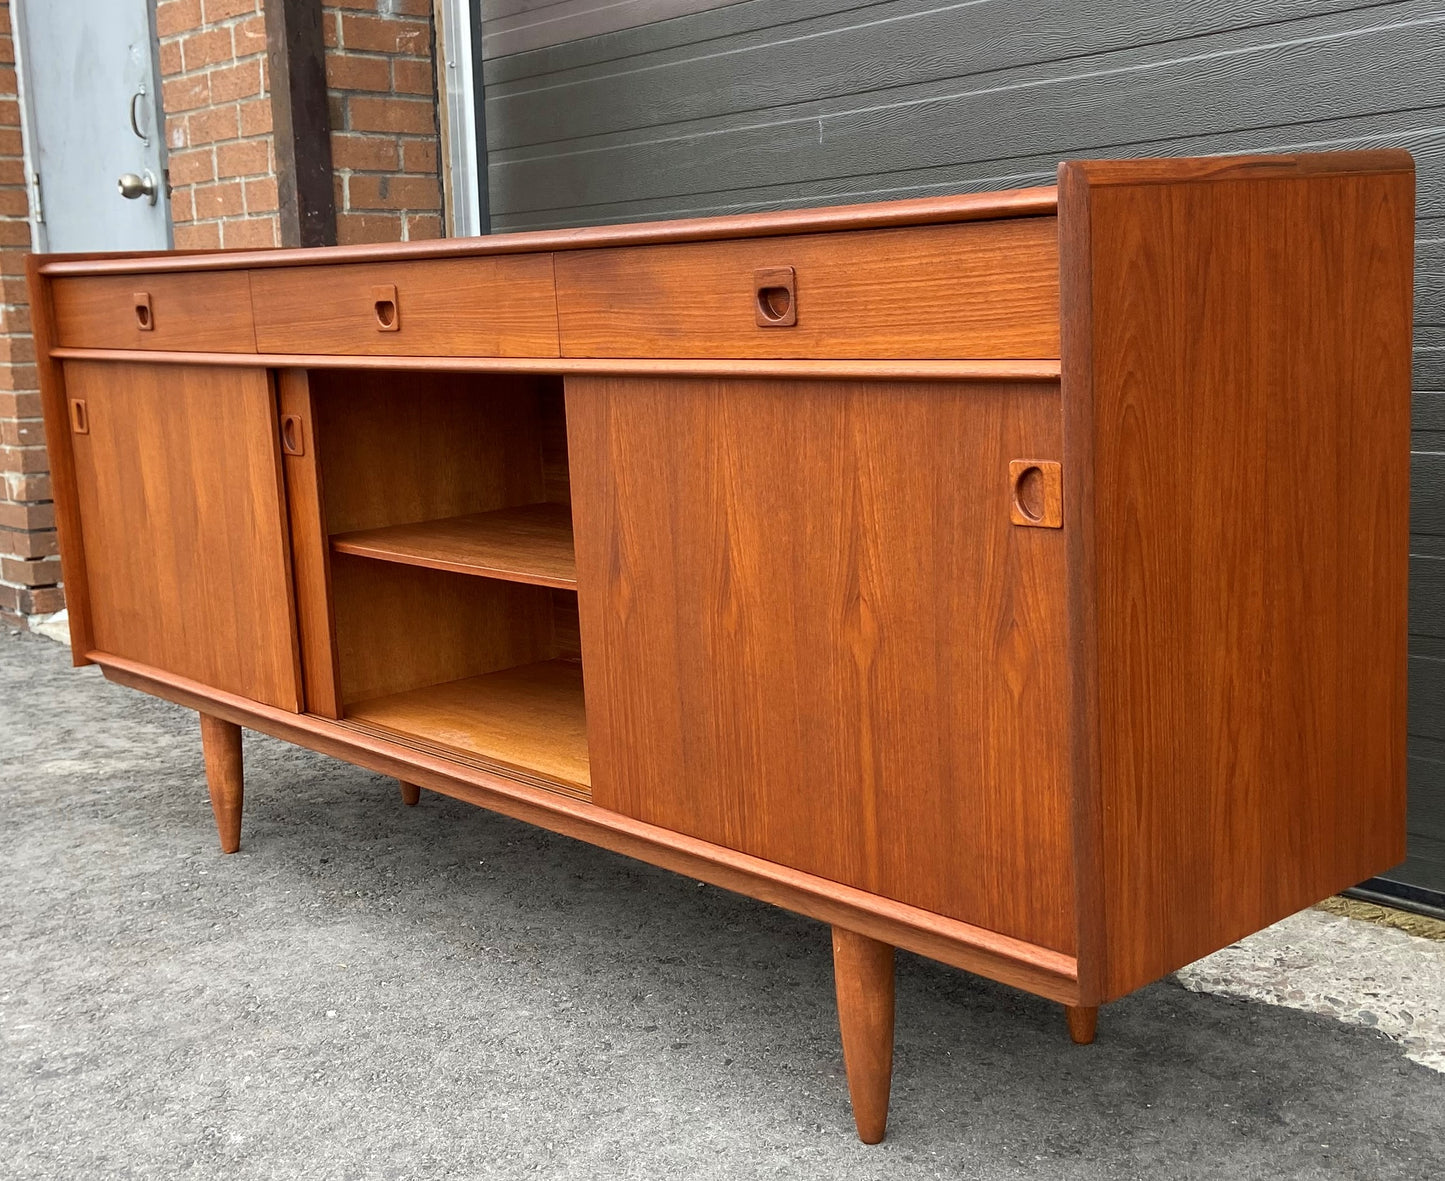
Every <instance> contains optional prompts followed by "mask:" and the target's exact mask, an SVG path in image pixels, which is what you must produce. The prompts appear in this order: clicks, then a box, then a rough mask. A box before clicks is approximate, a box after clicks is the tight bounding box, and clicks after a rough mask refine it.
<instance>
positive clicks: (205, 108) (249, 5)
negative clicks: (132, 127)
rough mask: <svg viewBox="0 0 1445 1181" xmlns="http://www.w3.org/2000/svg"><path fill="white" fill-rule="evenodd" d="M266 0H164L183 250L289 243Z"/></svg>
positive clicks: (159, 21)
mask: <svg viewBox="0 0 1445 1181" xmlns="http://www.w3.org/2000/svg"><path fill="white" fill-rule="evenodd" d="M261 4H262V0H160V3H158V4H157V5H156V31H157V33H158V34H159V36H160V63H161V101H162V105H163V106H164V107H165V112H166V147H167V150H168V151H169V154H170V155H169V160H168V164H169V167H170V181H171V220H172V222H173V223H174V225H175V244H176V246H177V248H178V249H182V250H187V249H205V248H215V247H223V246H224V247H238V248H246V247H253V246H275V245H278V244H279V243H280V240H281V239H280V222H279V221H278V219H277V213H276V208H277V205H276V165H275V154H274V152H273V148H272V142H271V99H270V92H269V86H268V79H267V72H266V21H265V17H264V16H263V15H262V8H261Z"/></svg>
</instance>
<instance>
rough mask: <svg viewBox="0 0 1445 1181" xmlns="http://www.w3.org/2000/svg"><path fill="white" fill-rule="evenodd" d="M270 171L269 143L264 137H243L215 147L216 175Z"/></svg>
mask: <svg viewBox="0 0 1445 1181" xmlns="http://www.w3.org/2000/svg"><path fill="white" fill-rule="evenodd" d="M270 171H271V145H270V142H269V141H268V140H264V139H243V140H238V141H237V142H236V143H231V144H221V145H220V146H219V147H217V148H216V175H217V176H258V175H260V174H261V173H265V172H270Z"/></svg>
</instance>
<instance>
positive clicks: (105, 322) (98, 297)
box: [50, 271, 256, 353]
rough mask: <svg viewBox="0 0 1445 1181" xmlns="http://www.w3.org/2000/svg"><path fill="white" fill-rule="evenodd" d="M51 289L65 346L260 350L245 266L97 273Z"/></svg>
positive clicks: (57, 326) (58, 281) (59, 338)
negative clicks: (202, 269) (253, 324)
mask: <svg viewBox="0 0 1445 1181" xmlns="http://www.w3.org/2000/svg"><path fill="white" fill-rule="evenodd" d="M50 290H51V299H52V302H53V305H54V308H55V339H56V342H57V343H58V344H60V345H61V346H62V347H64V348H84V349H169V350H180V351H183V352H191V353H254V352H255V351H256V334H255V332H254V330H253V329H252V326H251V286H250V280H249V279H248V278H247V274H246V272H245V271H210V272H205V273H202V272H189V273H172V274H157V275H92V276H87V277H85V278H77V279H56V280H55V282H54V283H53V284H52V285H51V288H50Z"/></svg>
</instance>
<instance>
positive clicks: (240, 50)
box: [231, 14, 266, 58]
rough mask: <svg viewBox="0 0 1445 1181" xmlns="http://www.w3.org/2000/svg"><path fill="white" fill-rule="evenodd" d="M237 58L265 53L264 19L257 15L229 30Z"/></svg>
mask: <svg viewBox="0 0 1445 1181" xmlns="http://www.w3.org/2000/svg"><path fill="white" fill-rule="evenodd" d="M231 40H232V41H233V42H235V45H236V56H237V57H238V58H241V57H248V56H250V55H251V54H253V53H265V52H266V18H265V17H264V16H260V15H259V14H258V15H256V16H253V17H250V18H249V19H247V20H243V21H241V22H240V23H239V24H237V25H235V26H233V27H232V29H231Z"/></svg>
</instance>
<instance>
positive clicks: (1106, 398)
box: [1061, 153, 1414, 999]
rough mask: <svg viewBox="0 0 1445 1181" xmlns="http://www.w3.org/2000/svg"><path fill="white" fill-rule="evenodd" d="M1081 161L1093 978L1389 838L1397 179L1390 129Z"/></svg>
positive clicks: (1399, 392)
mask: <svg viewBox="0 0 1445 1181" xmlns="http://www.w3.org/2000/svg"><path fill="white" fill-rule="evenodd" d="M1097 173H1098V183H1095V166H1094V165H1091V164H1087V163H1085V164H1068V165H1064V166H1062V169H1061V178H1062V181H1063V192H1064V194H1065V204H1064V207H1063V210H1062V212H1061V224H1062V225H1063V226H1064V242H1065V251H1066V254H1065V260H1064V275H1065V280H1064V285H1065V292H1066V303H1065V307H1066V313H1065V314H1066V318H1067V317H1069V316H1077V317H1078V321H1077V323H1078V330H1077V333H1070V332H1068V331H1066V335H1065V347H1066V352H1065V356H1064V407H1065V424H1066V425H1065V467H1066V470H1069V469H1075V470H1077V469H1078V468H1079V467H1080V465H1083V466H1084V467H1085V468H1087V469H1091V476H1090V480H1089V482H1088V483H1087V484H1084V483H1078V484H1075V485H1074V486H1072V487H1071V488H1070V489H1068V490H1067V492H1066V497H1065V509H1066V512H1067V513H1068V514H1070V520H1071V521H1072V523H1073V525H1074V526H1075V527H1077V526H1079V525H1080V524H1081V523H1083V522H1086V521H1087V522H1088V524H1087V528H1086V529H1084V530H1083V531H1081V532H1080V533H1079V538H1080V541H1081V544H1084V545H1087V546H1088V547H1089V548H1090V551H1091V552H1088V553H1077V554H1072V555H1071V558H1078V559H1080V564H1079V566H1078V567H1077V568H1076V569H1074V570H1073V571H1072V572H1071V576H1070V585H1071V586H1072V587H1074V588H1076V595H1077V596H1078V597H1077V598H1076V601H1075V604H1074V610H1073V619H1074V628H1075V632H1074V635H1075V638H1074V641H1073V643H1072V647H1074V648H1075V650H1078V651H1081V652H1084V653H1089V652H1090V651H1091V650H1092V652H1093V654H1094V657H1095V659H1096V660H1097V665H1096V669H1097V671H1096V673H1095V674H1094V675H1095V677H1096V680H1095V684H1094V686H1093V689H1092V701H1090V700H1089V698H1090V696H1091V694H1090V693H1089V692H1087V691H1086V692H1084V693H1082V695H1081V696H1080V697H1079V698H1078V700H1077V704H1078V707H1079V709H1080V712H1079V714H1078V715H1077V717H1076V722H1075V725H1076V727H1077V728H1078V733H1079V734H1080V735H1081V736H1082V737H1083V739H1084V740H1085V741H1087V740H1088V736H1089V734H1090V732H1091V729H1092V727H1093V726H1095V725H1096V726H1097V735H1098V742H1097V748H1096V749H1095V750H1094V751H1093V753H1092V761H1093V762H1094V766H1093V769H1092V774H1093V776H1095V777H1096V778H1094V779H1093V780H1092V781H1090V780H1089V779H1087V778H1085V779H1084V781H1083V782H1082V783H1081V786H1080V788H1079V790H1080V792H1081V793H1082V794H1083V796H1084V797H1086V798H1087V797H1088V796H1089V795H1090V794H1091V793H1095V792H1097V793H1098V795H1097V804H1098V809H1099V816H1100V820H1101V825H1102V829H1101V839H1102V849H1101V857H1102V861H1101V865H1100V872H1099V873H1098V875H1097V885H1098V889H1099V897H1098V902H1097V905H1098V906H1100V907H1101V908H1102V918H1103V925H1104V931H1103V948H1105V949H1106V954H1107V962H1106V964H1105V966H1104V972H1103V979H1102V981H1101V991H1102V997H1101V999H1106V998H1108V997H1113V996H1118V995H1121V994H1123V993H1125V992H1128V991H1129V990H1131V989H1133V988H1136V987H1138V986H1139V985H1142V984H1144V983H1147V982H1148V981H1150V980H1153V979H1156V978H1157V977H1159V976H1161V975H1163V974H1164V973H1166V972H1168V971H1170V970H1172V969H1174V968H1177V967H1179V966H1181V965H1183V964H1186V963H1189V962H1190V961H1191V960H1193V959H1195V958H1196V957H1198V956H1200V955H1203V954H1205V953H1207V952H1209V951H1213V950H1215V949H1216V948H1219V947H1223V946H1225V945H1226V944H1228V943H1230V942H1232V941H1233V940H1235V939H1237V938H1239V937H1240V936H1242V935H1244V934H1247V933H1248V932H1251V931H1254V930H1257V929H1259V928H1261V927H1264V926H1266V925H1268V924H1269V923H1271V922H1273V921H1275V920H1277V919H1279V918H1282V917H1284V916H1285V915H1287V914H1290V913H1292V912H1294V911H1295V910H1298V909H1299V908H1301V907H1303V906H1307V905H1309V904H1310V903H1312V902H1315V901H1318V900H1319V899H1320V898H1322V897H1324V896H1326V895H1328V894H1331V893H1333V892H1335V891H1337V890H1339V889H1341V888H1343V887H1345V886H1349V885H1352V884H1354V883H1355V882H1358V881H1360V880H1362V879H1364V878H1367V877H1369V876H1371V875H1372V874H1374V873H1377V872H1379V871H1381V870H1384V869H1387V868H1389V867H1390V866H1392V865H1394V864H1396V863H1397V862H1398V861H1399V860H1400V859H1401V857H1403V855H1404V805H1405V778H1404V773H1405V641H1406V634H1405V633H1406V575H1407V568H1408V565H1407V540H1408V527H1409V526H1408V512H1409V466H1408V456H1409V427H1410V399H1409V383H1410V367H1409V355H1410V354H1409V349H1410V285H1411V245H1412V231H1413V192H1414V190H1413V174H1412V169H1411V164H1410V159H1409V157H1408V156H1407V155H1405V154H1404V153H1389V154H1379V153H1372V154H1370V155H1369V156H1366V157H1361V158H1358V159H1356V158H1348V157H1347V158H1344V159H1338V158H1337V159H1334V160H1330V161H1325V162H1321V161H1316V160H1309V161H1307V162H1304V163H1302V164H1301V165H1300V166H1299V167H1289V166H1287V165H1281V164H1279V163H1278V162H1276V163H1275V164H1272V165H1266V166H1264V167H1260V168H1251V167H1249V166H1248V162H1243V163H1242V165H1240V166H1236V167H1233V168H1224V169H1221V168H1220V167H1219V165H1218V163H1217V162H1207V163H1205V164H1203V165H1200V164H1197V163H1193V162H1184V163H1182V164H1180V165H1178V167H1177V172H1171V170H1170V169H1168V168H1165V167H1163V166H1162V165H1159V164H1152V163H1151V164H1145V165H1141V166H1140V168H1139V170H1138V173H1137V175H1136V176H1135V177H1133V178H1132V179H1131V176H1130V173H1129V169H1128V168H1127V167H1125V166H1122V165H1117V164H1113V165H1103V166H1099V167H1098V169H1097ZM1171 175H1177V176H1178V178H1179V179H1178V181H1177V182H1171V181H1170V180H1169V177H1170V176H1171ZM1075 223H1078V224H1079V225H1080V226H1081V227H1084V228H1081V229H1080V230H1079V231H1078V232H1077V234H1076V233H1075V231H1074V229H1073V227H1074V226H1075ZM1085 223H1086V225H1085ZM1085 248H1086V249H1087V256H1086V257H1084V256H1076V257H1070V252H1075V251H1079V250H1081V249H1085ZM1085 301H1087V303H1088V306H1087V307H1084V306H1082V305H1083V304H1084V302H1085ZM1068 530H1069V524H1068V523H1066V529H1065V531H1066V532H1068ZM1091 579H1092V582H1093V586H1094V589H1093V591H1092V593H1091V592H1090V591H1089V590H1088V589H1087V588H1088V586H1089V584H1090V580H1091ZM1086 659H1087V656H1086ZM1085 671H1086V675H1087V665H1086V666H1085ZM1086 762H1087V760H1086ZM1080 767H1081V769H1083V770H1088V768H1087V766H1084V765H1082V764H1081V765H1080ZM1085 872H1089V871H1088V870H1086V871H1085ZM1091 876H1092V875H1091ZM1086 926H1087V924H1086ZM1086 958H1087V957H1086ZM1084 973H1085V981H1086V988H1087V987H1088V970H1087V968H1085V969H1084Z"/></svg>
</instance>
